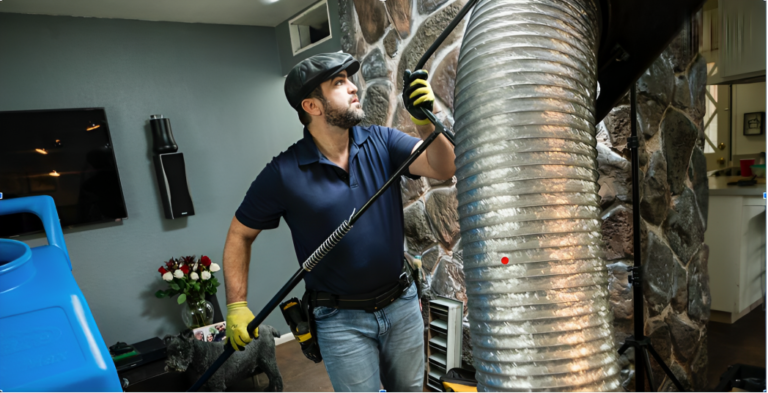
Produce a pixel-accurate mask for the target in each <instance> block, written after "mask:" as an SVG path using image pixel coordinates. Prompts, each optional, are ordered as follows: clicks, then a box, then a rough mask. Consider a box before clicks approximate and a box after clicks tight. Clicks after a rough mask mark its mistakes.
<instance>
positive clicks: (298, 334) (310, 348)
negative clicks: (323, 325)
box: [280, 294, 323, 363]
mask: <svg viewBox="0 0 768 393" xmlns="http://www.w3.org/2000/svg"><path fill="white" fill-rule="evenodd" d="M280 311H282V312H283V317H285V321H286V322H287V323H288V326H290V328H291V333H293V337H294V338H295V339H296V341H298V342H299V344H300V345H301V351H302V352H303V353H304V356H306V357H307V359H309V360H311V361H313V362H315V363H320V362H322V361H323V356H322V355H321V354H320V345H319V344H318V342H317V335H316V334H315V323H314V322H315V320H314V319H315V318H314V314H313V313H312V309H311V308H310V307H309V302H307V295H306V294H305V295H304V299H303V300H299V299H298V298H295V297H294V298H291V299H288V300H287V301H285V302H283V303H281V304H280Z"/></svg>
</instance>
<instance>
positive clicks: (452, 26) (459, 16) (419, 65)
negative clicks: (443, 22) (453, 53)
mask: <svg viewBox="0 0 768 393" xmlns="http://www.w3.org/2000/svg"><path fill="white" fill-rule="evenodd" d="M476 3H477V0H469V1H468V2H467V4H465V5H464V7H463V8H462V9H461V10H460V11H459V13H458V14H457V15H456V17H455V18H453V20H452V21H451V23H449V24H448V26H447V27H446V28H445V30H443V32H442V33H441V34H440V35H439V36H438V37H437V39H436V40H435V42H433V43H432V46H430V47H429V49H427V51H426V52H424V55H422V56H421V59H419V62H418V63H416V68H415V69H417V70H420V69H422V68H424V64H427V60H429V58H430V57H432V55H433V54H434V53H435V51H436V50H437V48H438V47H440V45H442V44H443V41H445V39H446V38H448V35H449V34H451V32H453V29H455V28H456V25H458V24H459V22H461V20H462V19H464V16H465V15H467V12H469V10H471V9H472V7H474V6H475V4H476Z"/></svg>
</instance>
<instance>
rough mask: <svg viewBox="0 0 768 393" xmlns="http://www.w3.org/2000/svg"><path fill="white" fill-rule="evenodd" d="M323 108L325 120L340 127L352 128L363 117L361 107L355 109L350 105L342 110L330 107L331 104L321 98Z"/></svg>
mask: <svg viewBox="0 0 768 393" xmlns="http://www.w3.org/2000/svg"><path fill="white" fill-rule="evenodd" d="M323 109H324V110H325V121H326V122H328V124H330V125H332V126H335V127H339V128H342V129H348V128H352V127H353V126H355V125H357V124H358V123H360V122H361V121H363V119H364V118H365V112H363V108H359V109H355V108H353V107H351V106H349V107H347V108H346V109H343V110H342V109H336V108H331V104H330V103H329V102H328V101H326V100H323Z"/></svg>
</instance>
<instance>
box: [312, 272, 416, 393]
mask: <svg viewBox="0 0 768 393" xmlns="http://www.w3.org/2000/svg"><path fill="white" fill-rule="evenodd" d="M314 314H315V320H316V324H317V339H318V342H319V344H320V353H321V354H322V355H323V361H324V362H325V369H326V370H327V371H328V376H329V377H330V378H331V383H332V384H333V390H335V391H337V392H366V391H367V392H377V391H379V389H380V387H381V386H383V387H384V389H386V390H387V391H389V392H393V391H394V392H421V391H422V390H423V386H422V385H423V383H424V322H423V319H422V318H421V311H420V310H419V299H418V298H417V296H416V285H415V284H412V285H411V287H410V288H408V290H406V291H405V293H403V295H402V296H401V297H400V298H399V299H397V300H395V301H394V302H393V303H392V304H390V305H389V306H387V307H386V308H384V309H382V310H379V311H376V312H374V313H368V312H365V311H362V310H339V309H335V308H330V307H316V308H315V309H314Z"/></svg>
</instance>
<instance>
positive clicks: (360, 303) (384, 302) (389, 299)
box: [309, 261, 413, 312]
mask: <svg viewBox="0 0 768 393" xmlns="http://www.w3.org/2000/svg"><path fill="white" fill-rule="evenodd" d="M412 283H413V276H412V275H411V269H409V268H408V261H403V272H402V273H400V277H399V279H398V281H397V283H396V284H395V285H393V286H391V287H387V288H384V289H381V290H378V291H374V292H370V293H366V294H362V295H344V296H339V295H334V294H332V293H328V292H319V291H309V292H310V293H309V303H310V305H311V306H312V307H317V306H323V307H331V308H338V309H342V310H364V311H366V312H375V311H378V310H381V309H382V308H384V307H386V306H388V305H390V304H392V303H394V301H395V300H397V299H398V298H400V296H402V295H403V293H404V292H405V291H406V290H408V288H410V287H411V284H412Z"/></svg>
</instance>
